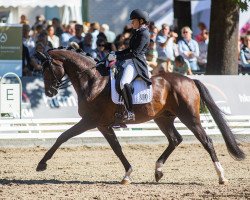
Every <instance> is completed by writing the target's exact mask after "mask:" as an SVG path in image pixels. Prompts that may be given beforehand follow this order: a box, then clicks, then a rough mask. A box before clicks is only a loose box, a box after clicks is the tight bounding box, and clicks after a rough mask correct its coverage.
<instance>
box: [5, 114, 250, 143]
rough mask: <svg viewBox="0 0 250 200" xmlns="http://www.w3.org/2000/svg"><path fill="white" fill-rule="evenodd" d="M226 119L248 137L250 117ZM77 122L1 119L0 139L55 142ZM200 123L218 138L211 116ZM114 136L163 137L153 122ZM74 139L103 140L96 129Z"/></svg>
mask: <svg viewBox="0 0 250 200" xmlns="http://www.w3.org/2000/svg"><path fill="white" fill-rule="evenodd" d="M225 118H226V120H227V122H228V124H229V126H230V128H231V129H232V131H233V133H234V134H243V135H246V134H250V115H247V116H246V115H244V116H225ZM79 120H80V118H56V119H0V139H18V138H20V139H21V138H25V139H28V138H36V139H42V138H57V137H58V136H59V135H60V134H61V133H62V132H64V131H65V130H67V129H69V128H70V127H72V126H73V125H74V124H76V123H77V122H78V121H79ZM201 123H202V126H203V127H204V129H205V130H206V132H207V134H208V135H218V134H221V133H220V131H219V129H218V127H217V125H216V124H215V122H214V120H213V118H212V117H211V115H209V114H205V115H201ZM175 127H176V128H177V130H178V131H179V133H180V134H181V135H193V133H192V132H191V131H190V130H188V129H187V128H186V126H185V125H184V124H183V123H181V122H180V120H179V119H176V120H175ZM115 132H116V134H117V136H118V137H131V136H132V137H146V136H164V135H163V133H162V132H161V131H160V130H159V128H158V126H157V125H156V124H155V123H154V121H149V122H146V123H142V124H132V125H128V128H120V129H115ZM76 137H103V136H102V135H101V133H100V132H99V131H98V130H97V129H92V130H89V131H87V132H84V133H83V134H81V135H79V136H76Z"/></svg>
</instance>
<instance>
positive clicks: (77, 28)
mask: <svg viewBox="0 0 250 200" xmlns="http://www.w3.org/2000/svg"><path fill="white" fill-rule="evenodd" d="M82 33H83V25H81V24H76V25H75V36H73V37H71V38H70V39H69V43H70V42H76V43H77V44H80V43H82V42H83V40H84V37H83V36H82Z"/></svg>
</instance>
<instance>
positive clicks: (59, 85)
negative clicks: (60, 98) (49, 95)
mask: <svg viewBox="0 0 250 200" xmlns="http://www.w3.org/2000/svg"><path fill="white" fill-rule="evenodd" d="M52 61H53V58H51V56H50V55H49V54H48V53H46V60H45V61H43V62H42V64H41V65H42V67H43V69H42V73H43V77H44V78H43V79H44V80H45V81H46V82H49V84H50V85H51V87H52V88H53V89H55V90H57V91H58V89H62V86H64V85H66V84H67V83H68V82H69V80H68V79H66V80H62V79H63V77H64V76H65V73H64V74H63V76H62V77H61V78H60V79H58V77H57V76H56V74H55V71H54V70H53V68H52ZM58 66H60V67H62V68H63V66H61V65H58ZM46 68H48V69H49V71H50V72H51V74H52V75H53V80H51V79H45V76H44V73H45V70H46ZM54 83H55V87H54Z"/></svg>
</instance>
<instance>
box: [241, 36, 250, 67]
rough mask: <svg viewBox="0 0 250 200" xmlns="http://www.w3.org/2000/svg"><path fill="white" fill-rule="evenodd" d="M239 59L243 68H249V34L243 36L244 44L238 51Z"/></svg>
mask: <svg viewBox="0 0 250 200" xmlns="http://www.w3.org/2000/svg"><path fill="white" fill-rule="evenodd" d="M240 60H241V65H242V67H243V68H250V35H246V36H245V37H244V45H243V47H242V48H241V51H240Z"/></svg>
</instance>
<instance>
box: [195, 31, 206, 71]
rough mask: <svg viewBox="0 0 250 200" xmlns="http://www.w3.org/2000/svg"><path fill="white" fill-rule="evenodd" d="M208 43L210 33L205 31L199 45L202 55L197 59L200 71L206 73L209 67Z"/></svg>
mask: <svg viewBox="0 0 250 200" xmlns="http://www.w3.org/2000/svg"><path fill="white" fill-rule="evenodd" d="M208 42H209V33H208V31H207V30H206V29H204V30H203V31H202V34H201V41H200V42H199V43H198V44H199V51H200V53H199V57H198V58H197V61H198V65H199V67H200V70H201V71H203V72H205V70H206V66H207V49H208Z"/></svg>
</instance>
